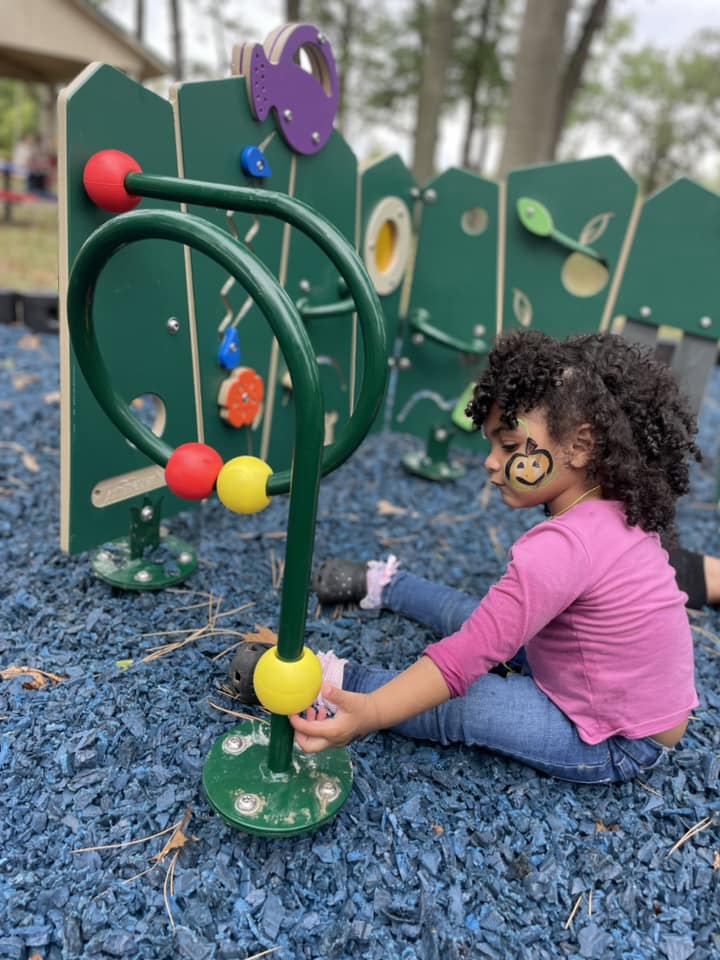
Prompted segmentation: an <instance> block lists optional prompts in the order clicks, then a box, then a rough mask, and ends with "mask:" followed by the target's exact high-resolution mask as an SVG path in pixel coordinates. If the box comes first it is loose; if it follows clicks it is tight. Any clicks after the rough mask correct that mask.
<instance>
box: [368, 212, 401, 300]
mask: <svg viewBox="0 0 720 960" xmlns="http://www.w3.org/2000/svg"><path fill="white" fill-rule="evenodd" d="M411 233H412V231H411V226H410V213H409V211H408V208H407V207H406V206H405V204H404V203H403V202H402V200H400V198H399V197H385V198H384V199H382V200H381V201H380V203H378V205H377V206H376V207H375V209H374V210H373V211H372V213H371V214H370V217H369V219H368V222H367V228H366V230H365V241H364V243H363V261H364V263H365V269H366V270H367V272H368V273H369V274H370V279H371V280H372V282H373V285H374V287H375V289H376V290H377V292H378V293H379V294H381V295H382V294H388V293H392V292H393V290H395V289H396V288H397V287H398V286H399V285H400V283H401V281H402V279H403V277H404V276H405V270H406V269H407V265H408V260H409V258H410V245H411Z"/></svg>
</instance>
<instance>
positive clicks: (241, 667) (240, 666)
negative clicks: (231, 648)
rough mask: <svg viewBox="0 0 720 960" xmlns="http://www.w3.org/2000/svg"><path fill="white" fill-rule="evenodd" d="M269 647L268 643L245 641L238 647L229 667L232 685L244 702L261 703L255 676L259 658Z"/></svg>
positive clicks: (249, 704) (250, 704)
mask: <svg viewBox="0 0 720 960" xmlns="http://www.w3.org/2000/svg"><path fill="white" fill-rule="evenodd" d="M269 649H270V647H269V646H268V645H267V644H266V643H248V642H246V643H243V644H241V645H240V647H238V651H237V653H236V654H235V656H234V657H233V658H232V661H231V663H230V666H229V667H228V677H229V678H230V686H231V687H232V688H233V691H234V692H235V693H236V694H237V695H238V697H239V698H240V699H241V700H242V702H243V703H247V704H248V706H254V705H255V704H259V703H260V701H259V700H258V698H257V694H256V693H255V685H254V684H253V677H254V676H255V667H256V665H257V662H258V660H259V659H260V657H261V656H262V655H263V654H264V653H267V651H268V650H269Z"/></svg>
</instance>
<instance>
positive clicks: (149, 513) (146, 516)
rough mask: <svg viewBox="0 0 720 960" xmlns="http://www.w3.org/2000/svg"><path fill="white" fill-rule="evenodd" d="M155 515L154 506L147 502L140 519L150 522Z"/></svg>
mask: <svg viewBox="0 0 720 960" xmlns="http://www.w3.org/2000/svg"><path fill="white" fill-rule="evenodd" d="M154 516H155V514H154V512H153V508H152V507H151V506H149V505H148V504H145V506H144V507H143V508H142V510H141V511H140V519H141V520H143V521H144V522H145V523H150V521H151V520H152V518H153V517H154Z"/></svg>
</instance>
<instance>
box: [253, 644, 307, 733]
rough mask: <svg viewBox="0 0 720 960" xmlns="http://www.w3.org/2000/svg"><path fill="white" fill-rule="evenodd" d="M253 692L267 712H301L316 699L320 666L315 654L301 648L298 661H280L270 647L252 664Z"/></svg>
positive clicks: (274, 650) (287, 713)
mask: <svg viewBox="0 0 720 960" xmlns="http://www.w3.org/2000/svg"><path fill="white" fill-rule="evenodd" d="M253 683H254V684H255V693H256V694H257V698H258V700H259V701H260V703H261V704H262V705H263V706H264V707H265V709H266V710H269V711H270V712H271V713H278V714H280V715H281V716H284V717H286V716H288V715H289V714H291V713H302V711H303V710H305V709H306V708H307V707H309V706H310V704H311V703H313V702H314V700H315V699H316V698H317V695H318V694H319V693H320V687H321V686H322V667H321V665H320V661H319V660H318V658H317V656H316V655H315V654H314V653H313V652H312V650H309V649H308V648H307V647H303V651H302V656H301V657H300V659H299V660H291V661H288V660H281V659H280V657H279V656H278V653H277V649H276V648H275V647H270V649H269V650H268V651H267V653H264V654H263V655H262V656H261V657H260V659H259V660H258V662H257V663H256V665H255V673H254V674H253Z"/></svg>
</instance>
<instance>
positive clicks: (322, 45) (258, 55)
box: [234, 23, 340, 155]
mask: <svg viewBox="0 0 720 960" xmlns="http://www.w3.org/2000/svg"><path fill="white" fill-rule="evenodd" d="M301 49H302V50H303V51H304V52H305V54H306V56H307V58H308V60H309V61H310V66H311V68H312V72H308V71H307V70H303V68H302V67H301V66H300V65H299V63H297V62H296V57H298V56H299V53H300V50H301ZM234 72H235V73H239V74H241V75H242V76H244V77H245V78H246V81H247V86H248V94H249V97H250V103H251V106H252V109H253V113H254V114H255V117H256V118H257V119H258V120H265V118H266V117H267V116H268V114H269V112H270V110H271V109H272V110H274V111H275V116H276V120H277V124H278V126H279V128H280V132H281V133H282V135H283V137H284V138H285V141H286V142H287V143H288V145H289V146H290V147H292V149H293V150H294V151H295V152H296V153H302V154H306V155H310V154H313V153H318V152H319V151H320V150H322V148H323V147H324V146H325V144H326V143H327V142H328V140H329V139H330V136H331V134H332V131H333V123H334V122H335V114H336V113H337V108H338V101H339V97H340V86H339V83H338V77H337V70H336V68H335V57H334V56H333V52H332V49H331V47H330V43H329V41H328V40H327V38H326V37H325V36H323V34H322V33H320V32H319V31H318V29H317V27H314V26H312V25H311V24H309V23H290V24H288V25H287V26H285V27H281V28H279V29H278V30H275V31H274V32H273V33H271V34H270V36H269V37H268V38H267V40H266V41H265V45H264V47H263V46H262V45H261V44H259V43H246V44H243V45H242V46H241V47H240V48H239V50H238V51H237V52H236V54H235V68H234Z"/></svg>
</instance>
